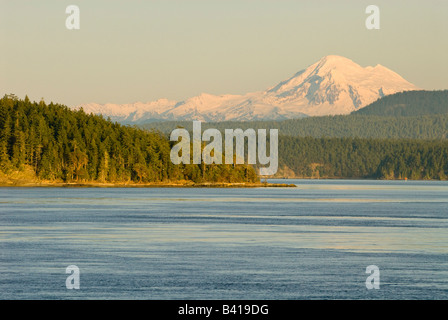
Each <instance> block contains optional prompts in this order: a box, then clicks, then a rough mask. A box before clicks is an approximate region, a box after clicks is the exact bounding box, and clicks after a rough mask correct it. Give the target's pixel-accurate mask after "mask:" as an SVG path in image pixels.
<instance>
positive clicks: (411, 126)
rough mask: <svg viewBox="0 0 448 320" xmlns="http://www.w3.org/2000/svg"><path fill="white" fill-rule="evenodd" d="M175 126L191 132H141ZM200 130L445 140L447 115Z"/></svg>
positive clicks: (253, 123)
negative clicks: (271, 130) (250, 129)
mask: <svg viewBox="0 0 448 320" xmlns="http://www.w3.org/2000/svg"><path fill="white" fill-rule="evenodd" d="M177 126H182V127H185V128H187V129H188V130H191V126H192V122H191V121H182V122H154V123H147V124H145V125H143V126H142V127H143V128H145V129H156V130H160V131H162V132H164V133H166V134H168V133H169V132H171V131H172V130H173V129H175V128H176V127H177ZM202 127H203V128H204V129H207V128H216V129H218V130H220V131H224V129H234V128H241V129H243V130H245V129H247V128H253V129H278V130H279V134H282V135H287V136H299V137H315V138H322V137H332V138H333V137H334V138H343V137H357V138H375V139H381V138H389V139H447V138H448V114H443V115H425V116H417V117H391V116H371V115H357V114H356V115H355V114H354V115H346V116H325V117H312V118H303V119H293V120H284V121H250V122H214V123H204V124H203V125H202Z"/></svg>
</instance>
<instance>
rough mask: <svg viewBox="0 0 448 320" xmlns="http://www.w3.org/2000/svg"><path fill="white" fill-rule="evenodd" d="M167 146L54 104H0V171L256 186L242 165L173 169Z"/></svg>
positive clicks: (156, 137) (10, 99) (160, 138)
mask: <svg viewBox="0 0 448 320" xmlns="http://www.w3.org/2000/svg"><path fill="white" fill-rule="evenodd" d="M170 150H171V145H170V141H169V140H168V139H167V137H165V136H164V135H161V134H159V133H157V132H148V131H144V130H142V129H139V128H132V127H125V126H122V125H120V124H117V123H112V122H111V121H108V120H105V119H103V118H102V117H101V116H95V115H87V114H85V113H84V112H83V111H82V110H80V111H77V112H74V111H71V110H69V109H68V108H67V107H65V106H63V105H59V104H53V103H50V104H48V105H47V104H45V103H44V102H43V101H41V102H40V103H36V102H31V101H30V100H29V99H28V98H27V97H26V98H25V99H24V100H20V99H18V98H17V97H15V96H13V95H8V96H4V97H3V98H2V99H1V100H0V171H1V172H3V174H4V175H6V176H7V175H8V174H10V173H12V172H15V171H20V170H25V169H27V170H32V171H33V172H34V174H35V176H36V177H37V178H39V179H43V180H50V181H53V180H60V181H68V182H70V181H79V182H81V181H100V182H160V181H177V180H191V181H194V182H206V181H208V182H255V181H258V177H257V176H256V173H255V171H254V169H253V168H252V167H250V166H246V165H237V166H235V167H233V166H231V165H212V166H203V165H202V166H201V165H193V164H192V165H173V164H172V163H171V160H170Z"/></svg>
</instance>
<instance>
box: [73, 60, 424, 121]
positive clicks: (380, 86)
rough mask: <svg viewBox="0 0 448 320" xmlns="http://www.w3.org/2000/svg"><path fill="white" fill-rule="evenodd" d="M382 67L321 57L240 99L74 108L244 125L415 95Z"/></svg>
mask: <svg viewBox="0 0 448 320" xmlns="http://www.w3.org/2000/svg"><path fill="white" fill-rule="evenodd" d="M418 89H419V88H418V87H416V86H415V85H413V84H412V83H409V82H408V81H406V80H405V79H403V78H402V77H401V76H400V75H398V74H397V73H395V72H393V71H391V70H389V69H388V68H386V67H383V66H382V65H377V66H375V67H370V66H369V67H365V68H363V67H361V66H360V65H358V64H356V63H355V62H353V61H351V60H350V59H347V58H344V57H341V56H335V55H331V56H326V57H323V58H322V59H321V60H319V61H318V62H316V63H315V64H313V65H311V66H309V67H308V68H306V69H305V70H302V71H300V72H298V73H296V74H295V75H294V76H292V77H291V78H289V79H287V80H285V81H283V82H281V83H279V84H278V85H276V86H274V87H271V88H269V89H267V90H264V91H259V92H253V93H248V94H245V95H211V94H206V93H203V94H201V95H199V96H196V97H192V98H190V99H187V100H184V101H180V102H177V101H172V100H167V99H160V100H157V101H154V102H148V103H142V102H138V103H133V104H121V105H117V104H104V105H101V104H96V103H89V104H84V105H80V106H77V107H75V109H79V108H81V107H82V108H83V109H84V111H85V112H87V113H94V114H103V115H104V116H105V117H110V118H111V119H112V120H113V121H118V122H123V123H139V122H140V123H141V122H145V121H153V120H203V121H228V120H233V121H248V120H280V119H291V118H300V117H305V116H322V115H337V114H348V113H350V112H352V111H355V110H358V109H360V108H363V107H365V106H366V105H368V104H370V103H372V102H374V101H376V100H377V99H379V98H382V97H383V96H385V95H389V94H392V93H396V92H401V91H408V90H418Z"/></svg>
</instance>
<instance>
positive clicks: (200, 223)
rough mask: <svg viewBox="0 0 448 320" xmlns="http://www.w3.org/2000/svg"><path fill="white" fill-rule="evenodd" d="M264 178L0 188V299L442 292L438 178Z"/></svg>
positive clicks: (444, 220) (446, 224)
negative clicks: (252, 182) (234, 184)
mask: <svg viewBox="0 0 448 320" xmlns="http://www.w3.org/2000/svg"><path fill="white" fill-rule="evenodd" d="M272 182H285V183H294V184H296V185H297V188H248V189H244V188H0V299H169V300H172V299H261V300H263V299H294V300H295V299H447V298H448V182H446V181H445V182H441V181H368V180H365V181H364V180H272ZM69 265H76V266H77V267H78V268H79V270H80V289H79V290H68V289H67V288H66V279H67V277H68V276H69V274H67V273H66V267H67V266H69ZM370 265H375V266H377V267H378V268H379V271H380V275H379V281H380V282H379V284H380V287H379V289H370V290H369V289H367V287H366V279H367V277H368V276H369V275H370V274H368V273H366V267H367V266H370Z"/></svg>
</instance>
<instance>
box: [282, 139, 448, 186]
mask: <svg viewBox="0 0 448 320" xmlns="http://www.w3.org/2000/svg"><path fill="white" fill-rule="evenodd" d="M279 167H280V169H281V170H279V174H280V175H283V176H297V177H308V178H374V179H405V178H407V179H440V180H445V179H447V176H448V140H439V141H423V140H393V139H359V138H320V139H319V138H311V137H306V138H300V137H287V136H281V137H279Z"/></svg>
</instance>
